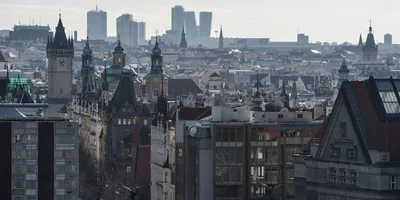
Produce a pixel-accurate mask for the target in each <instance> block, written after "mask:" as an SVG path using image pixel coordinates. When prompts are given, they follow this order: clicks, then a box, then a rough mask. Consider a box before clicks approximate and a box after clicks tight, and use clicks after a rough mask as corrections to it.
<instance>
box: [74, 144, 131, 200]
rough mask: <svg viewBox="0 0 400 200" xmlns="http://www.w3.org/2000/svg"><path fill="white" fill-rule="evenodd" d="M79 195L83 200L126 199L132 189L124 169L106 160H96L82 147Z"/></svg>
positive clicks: (80, 151)
mask: <svg viewBox="0 0 400 200" xmlns="http://www.w3.org/2000/svg"><path fill="white" fill-rule="evenodd" d="M79 154H80V155H79V160H80V161H79V162H80V165H79V166H80V177H79V178H80V193H81V195H80V196H81V197H82V198H83V199H85V200H100V199H127V198H128V197H129V196H130V191H127V190H125V189H123V186H126V187H129V188H132V187H133V186H132V185H131V180H130V179H129V177H130V176H127V171H126V168H125V167H124V166H123V165H118V164H116V163H115V162H112V161H110V160H108V159H106V158H105V159H101V160H97V159H96V158H94V157H93V156H91V154H90V153H89V152H88V151H87V150H85V149H84V148H83V147H81V148H80V150H79Z"/></svg>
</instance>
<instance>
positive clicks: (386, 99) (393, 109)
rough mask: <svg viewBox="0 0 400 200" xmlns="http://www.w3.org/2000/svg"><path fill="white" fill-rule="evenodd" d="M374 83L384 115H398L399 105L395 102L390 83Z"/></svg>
mask: <svg viewBox="0 0 400 200" xmlns="http://www.w3.org/2000/svg"><path fill="white" fill-rule="evenodd" d="M375 83H376V87H377V88H378V91H379V96H380V97H381V100H382V103H383V107H384V108H385V111H386V113H387V114H397V113H400V104H399V102H398V100H397V97H396V93H395V92H394V89H393V85H392V83H391V82H390V81H389V80H377V81H376V82H375Z"/></svg>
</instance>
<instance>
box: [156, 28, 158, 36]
mask: <svg viewBox="0 0 400 200" xmlns="http://www.w3.org/2000/svg"><path fill="white" fill-rule="evenodd" d="M156 37H158V29H156Z"/></svg>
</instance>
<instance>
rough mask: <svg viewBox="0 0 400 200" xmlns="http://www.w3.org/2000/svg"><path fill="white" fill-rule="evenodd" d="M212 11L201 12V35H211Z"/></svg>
mask: <svg viewBox="0 0 400 200" xmlns="http://www.w3.org/2000/svg"><path fill="white" fill-rule="evenodd" d="M211 24H212V12H200V37H210V35H211Z"/></svg>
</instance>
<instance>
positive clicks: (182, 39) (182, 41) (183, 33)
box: [179, 26, 187, 48]
mask: <svg viewBox="0 0 400 200" xmlns="http://www.w3.org/2000/svg"><path fill="white" fill-rule="evenodd" d="M179 47H180V48H187V42H186V33H185V26H183V28H182V36H181V43H180V44H179Z"/></svg>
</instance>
